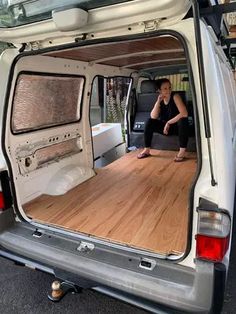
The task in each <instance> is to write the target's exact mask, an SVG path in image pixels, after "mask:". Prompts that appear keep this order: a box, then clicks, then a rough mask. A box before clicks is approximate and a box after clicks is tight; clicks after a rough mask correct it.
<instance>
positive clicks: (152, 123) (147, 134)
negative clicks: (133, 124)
mask: <svg viewBox="0 0 236 314" xmlns="http://www.w3.org/2000/svg"><path fill="white" fill-rule="evenodd" d="M164 126H165V123H164V122H163V121H161V120H157V119H152V118H149V119H148V120H147V122H146V124H145V129H144V146H145V147H144V149H143V151H142V152H141V153H140V154H139V155H138V158H143V157H142V156H145V155H147V156H148V155H149V154H150V147H151V144H152V137H153V133H154V132H158V133H161V134H163V129H164ZM147 156H146V157H147Z"/></svg>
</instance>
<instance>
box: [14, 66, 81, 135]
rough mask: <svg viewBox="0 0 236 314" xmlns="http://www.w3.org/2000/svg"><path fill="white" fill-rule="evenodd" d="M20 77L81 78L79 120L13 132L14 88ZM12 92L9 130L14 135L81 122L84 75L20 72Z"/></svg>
mask: <svg viewBox="0 0 236 314" xmlns="http://www.w3.org/2000/svg"><path fill="white" fill-rule="evenodd" d="M21 75H29V76H43V77H50V76H51V77H68V78H82V79H83V86H82V95H81V99H80V104H79V106H80V107H79V108H80V118H79V119H77V120H74V121H70V122H65V123H59V124H53V125H47V126H42V127H38V128H32V129H28V130H22V131H21V130H20V131H19V132H15V131H14V130H13V127H12V124H13V109H14V108H13V104H14V100H15V95H16V88H17V83H18V79H19V78H20V76H21ZM14 84H15V85H14V92H13V97H12V102H11V113H10V121H11V123H10V129H11V133H12V134H14V135H16V136H17V135H19V134H25V133H34V132H37V131H39V130H45V129H51V128H57V127H60V126H63V125H70V124H73V123H78V122H80V120H81V117H82V105H83V98H84V87H85V84H86V77H85V76H84V75H76V74H65V73H62V74H60V73H50V72H37V71H21V72H19V73H18V75H17V77H16V80H15V82H14Z"/></svg>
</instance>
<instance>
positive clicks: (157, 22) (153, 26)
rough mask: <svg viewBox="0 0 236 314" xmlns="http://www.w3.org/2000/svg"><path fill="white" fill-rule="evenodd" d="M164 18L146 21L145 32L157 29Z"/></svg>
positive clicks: (144, 23)
mask: <svg viewBox="0 0 236 314" xmlns="http://www.w3.org/2000/svg"><path fill="white" fill-rule="evenodd" d="M161 21H162V19H156V20H152V21H144V22H143V25H144V32H150V31H156V30H157V29H158V27H159V25H160V22H161Z"/></svg>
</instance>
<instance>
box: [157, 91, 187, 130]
mask: <svg viewBox="0 0 236 314" xmlns="http://www.w3.org/2000/svg"><path fill="white" fill-rule="evenodd" d="M173 99H174V102H175V104H176V107H177V108H178V110H179V113H178V114H177V115H176V116H175V117H174V118H172V119H170V120H169V121H167V122H166V125H165V127H164V130H163V133H164V134H166V135H167V134H168V132H169V128H170V125H171V124H174V123H176V122H178V121H179V120H180V119H182V118H187V117H188V111H187V109H186V107H185V104H184V103H183V100H182V98H181V97H180V95H179V94H175V95H174V97H173Z"/></svg>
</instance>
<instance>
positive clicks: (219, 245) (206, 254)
mask: <svg viewBox="0 0 236 314" xmlns="http://www.w3.org/2000/svg"><path fill="white" fill-rule="evenodd" d="M196 240H197V251H196V255H197V258H202V259H206V260H209V261H215V262H220V261H222V259H223V257H224V256H225V253H226V252H227V250H228V247H229V236H227V237H226V238H214V237H209V236H206V235H201V234H198V235H197V236H196Z"/></svg>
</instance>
